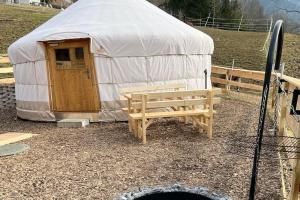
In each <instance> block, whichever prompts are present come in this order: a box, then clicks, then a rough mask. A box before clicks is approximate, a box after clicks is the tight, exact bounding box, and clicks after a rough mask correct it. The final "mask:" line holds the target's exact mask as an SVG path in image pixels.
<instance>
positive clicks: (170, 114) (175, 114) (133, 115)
mask: <svg viewBox="0 0 300 200" xmlns="http://www.w3.org/2000/svg"><path fill="white" fill-rule="evenodd" d="M206 114H207V115H209V109H205V110H202V109H201V110H200V109H199V110H187V111H184V110H180V111H171V112H153V113H145V117H146V118H147V119H153V118H166V117H185V116H194V115H206ZM129 117H130V118H131V119H133V120H139V119H142V118H143V114H142V113H131V114H129Z"/></svg>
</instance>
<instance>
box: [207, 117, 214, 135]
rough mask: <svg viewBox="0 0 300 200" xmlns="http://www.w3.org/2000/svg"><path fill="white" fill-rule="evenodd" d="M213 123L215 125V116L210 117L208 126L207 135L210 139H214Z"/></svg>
mask: <svg viewBox="0 0 300 200" xmlns="http://www.w3.org/2000/svg"><path fill="white" fill-rule="evenodd" d="M212 125H213V118H212V117H210V118H209V119H208V128H207V136H208V138H209V139H212V134H213V133H212Z"/></svg>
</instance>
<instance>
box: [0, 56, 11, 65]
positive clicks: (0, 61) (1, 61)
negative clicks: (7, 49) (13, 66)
mask: <svg viewBox="0 0 300 200" xmlns="http://www.w3.org/2000/svg"><path fill="white" fill-rule="evenodd" d="M8 63H10V60H9V58H8V56H7V55H0V64H8Z"/></svg>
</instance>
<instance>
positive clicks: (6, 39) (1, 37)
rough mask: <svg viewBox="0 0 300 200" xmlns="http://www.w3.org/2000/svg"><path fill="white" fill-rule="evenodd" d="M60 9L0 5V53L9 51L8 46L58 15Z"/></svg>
mask: <svg viewBox="0 0 300 200" xmlns="http://www.w3.org/2000/svg"><path fill="white" fill-rule="evenodd" d="M58 12H59V10H56V9H51V8H45V7H34V6H23V5H22V6H18V5H17V6H12V5H3V4H1V5H0V27H1V28H0V54H1V53H7V48H8V46H9V45H10V44H11V43H13V42H14V41H16V40H17V39H18V38H20V37H22V36H24V35H26V34H27V33H29V32H31V31H32V30H33V29H35V28H36V27H38V26H39V25H41V24H42V23H44V22H45V21H47V20H48V19H49V18H51V17H52V16H54V15H56V14H57V13H58Z"/></svg>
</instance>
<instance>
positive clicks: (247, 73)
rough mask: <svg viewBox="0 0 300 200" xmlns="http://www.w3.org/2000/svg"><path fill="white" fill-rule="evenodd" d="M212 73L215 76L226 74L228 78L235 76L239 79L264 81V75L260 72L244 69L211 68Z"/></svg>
mask: <svg viewBox="0 0 300 200" xmlns="http://www.w3.org/2000/svg"><path fill="white" fill-rule="evenodd" d="M212 73H215V74H224V75H226V74H228V75H229V76H237V77H241V78H247V79H253V80H260V81H261V80H264V77H265V73H264V72H262V71H253V70H246V69H231V68H227V67H219V66H212Z"/></svg>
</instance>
